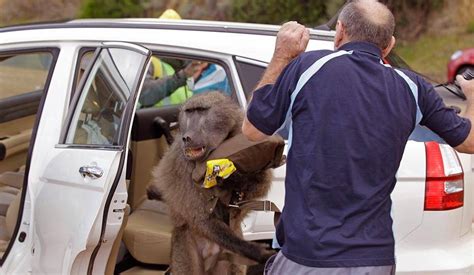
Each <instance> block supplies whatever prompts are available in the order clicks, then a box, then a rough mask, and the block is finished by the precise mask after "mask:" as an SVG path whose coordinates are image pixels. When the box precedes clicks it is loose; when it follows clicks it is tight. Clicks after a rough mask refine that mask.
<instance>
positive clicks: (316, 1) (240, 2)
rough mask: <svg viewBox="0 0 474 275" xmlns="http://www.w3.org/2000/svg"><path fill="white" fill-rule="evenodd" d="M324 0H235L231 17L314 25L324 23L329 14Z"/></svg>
mask: <svg viewBox="0 0 474 275" xmlns="http://www.w3.org/2000/svg"><path fill="white" fill-rule="evenodd" d="M327 2H328V1H326V0H311V1H307V0H235V1H233V7H232V19H233V20H234V21H241V22H254V23H267V24H281V23H283V22H286V21H290V20H297V21H298V22H300V23H302V24H306V25H309V26H315V25H318V24H320V23H324V22H325V21H327V20H328V18H329V17H330V15H328V14H327V11H328V4H327Z"/></svg>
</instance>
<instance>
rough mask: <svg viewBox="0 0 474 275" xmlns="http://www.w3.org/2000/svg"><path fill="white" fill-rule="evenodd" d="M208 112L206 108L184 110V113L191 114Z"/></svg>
mask: <svg viewBox="0 0 474 275" xmlns="http://www.w3.org/2000/svg"><path fill="white" fill-rule="evenodd" d="M207 110H209V108H208V107H194V108H189V109H186V110H184V111H185V112H186V113H193V112H205V111H207Z"/></svg>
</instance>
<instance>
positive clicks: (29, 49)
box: [0, 46, 61, 267]
mask: <svg viewBox="0 0 474 275" xmlns="http://www.w3.org/2000/svg"><path fill="white" fill-rule="evenodd" d="M45 52H49V53H51V55H52V59H51V65H50V68H49V72H48V75H47V77H46V81H45V83H44V87H43V93H42V95H41V99H40V103H39V106H38V111H37V112H36V118H35V122H34V124H33V129H32V132H31V138H30V145H29V147H28V153H27V155H26V162H25V172H24V176H23V185H22V190H21V197H20V207H19V209H18V218H17V220H16V224H15V228H14V229H13V232H12V237H11V239H10V242H9V243H8V245H7V248H6V249H5V252H4V253H3V255H2V257H0V267H1V266H3V264H4V263H5V260H6V259H7V258H8V255H9V254H10V251H11V249H12V247H13V244H14V243H15V242H16V238H17V236H18V235H19V231H20V225H21V222H22V217H23V211H24V206H25V200H26V193H27V190H28V176H29V173H30V166H31V158H32V154H33V151H34V147H35V145H36V136H37V133H38V127H39V124H40V121H41V116H42V113H43V108H44V104H45V102H46V98H47V96H48V92H49V88H50V85H51V79H52V78H53V75H54V71H55V70H56V64H57V61H58V58H59V54H60V52H61V48H60V47H59V46H57V47H54V46H47V47H19V48H17V49H13V50H9V49H7V50H0V55H15V54H30V53H45ZM22 233H25V234H24V237H21V233H20V237H19V238H18V241H19V242H24V241H25V239H26V238H27V237H28V236H27V235H26V232H22Z"/></svg>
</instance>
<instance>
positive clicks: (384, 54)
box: [382, 36, 396, 58]
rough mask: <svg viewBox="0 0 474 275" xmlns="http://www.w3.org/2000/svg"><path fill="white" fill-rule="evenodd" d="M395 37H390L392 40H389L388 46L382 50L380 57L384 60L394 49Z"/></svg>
mask: <svg viewBox="0 0 474 275" xmlns="http://www.w3.org/2000/svg"><path fill="white" fill-rule="evenodd" d="M395 42H396V40H395V37H393V36H392V39H390V43H389V44H388V46H387V47H386V48H385V49H383V50H382V57H383V58H385V57H386V56H387V55H388V54H389V53H390V52H391V51H392V49H393V47H395Z"/></svg>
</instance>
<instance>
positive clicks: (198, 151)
mask: <svg viewBox="0 0 474 275" xmlns="http://www.w3.org/2000/svg"><path fill="white" fill-rule="evenodd" d="M205 153H206V146H202V147H194V148H185V149H184V155H185V156H186V157H187V158H188V159H198V158H200V157H203V156H204V154H205Z"/></svg>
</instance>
